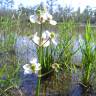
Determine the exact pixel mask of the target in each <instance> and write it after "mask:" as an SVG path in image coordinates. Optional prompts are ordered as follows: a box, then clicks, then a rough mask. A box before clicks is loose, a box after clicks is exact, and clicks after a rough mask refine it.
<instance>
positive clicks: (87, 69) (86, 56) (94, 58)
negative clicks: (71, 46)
mask: <svg viewBox="0 0 96 96" xmlns="http://www.w3.org/2000/svg"><path fill="white" fill-rule="evenodd" d="M93 40H94V38H93V36H92V34H91V27H90V23H89V22H88V23H87V25H86V33H85V35H84V42H83V44H82V45H81V52H82V64H83V77H82V82H83V83H84V84H85V85H87V84H89V83H90V81H91V76H92V75H93V74H92V70H93V69H94V67H93V66H94V64H95V62H96V50H95V49H94V48H93V47H94V46H93V45H92V43H94V42H93ZM80 43H81V42H80Z"/></svg>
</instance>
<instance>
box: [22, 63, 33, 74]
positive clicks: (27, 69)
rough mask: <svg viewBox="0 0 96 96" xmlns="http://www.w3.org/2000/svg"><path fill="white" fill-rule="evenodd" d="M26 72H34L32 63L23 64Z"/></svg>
mask: <svg viewBox="0 0 96 96" xmlns="http://www.w3.org/2000/svg"><path fill="white" fill-rule="evenodd" d="M23 69H24V74H32V69H31V65H30V64H25V65H24V66H23Z"/></svg>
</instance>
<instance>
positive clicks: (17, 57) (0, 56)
mask: <svg viewBox="0 0 96 96" xmlns="http://www.w3.org/2000/svg"><path fill="white" fill-rule="evenodd" d="M73 45H74V46H73V50H72V51H75V50H77V49H78V47H79V41H78V39H76V40H74V44H73ZM14 53H15V54H14ZM13 54H14V55H12V52H11V51H10V52H2V51H0V66H2V64H5V63H6V62H7V63H9V64H10V63H13V62H14V64H15V63H16V62H17V61H18V62H19V63H20V66H21V69H20V80H21V84H20V86H19V87H20V89H21V90H22V92H24V93H25V95H24V96H34V94H35V91H36V86H37V80H38V78H37V76H36V75H35V74H31V75H24V70H23V68H22V66H23V65H24V64H26V63H29V61H30V60H31V59H32V58H33V57H37V54H36V46H35V44H34V43H33V42H32V41H31V40H29V39H28V38H27V37H26V36H25V37H24V36H19V37H18V38H17V39H16V43H15V45H14V52H13ZM12 59H13V60H12ZM11 60H12V61H11ZM81 60H82V53H81V51H80V50H79V51H78V52H77V53H76V54H75V55H74V56H73V57H72V62H74V64H78V65H79V64H81ZM77 73H79V74H77ZM80 75H81V73H80V70H78V71H77V72H76V73H72V76H71V75H69V74H68V75H65V74H64V72H61V73H58V74H57V75H52V76H50V78H46V79H44V80H43V81H41V88H40V96H96V94H95V93H94V92H92V93H90V92H89V94H88V95H84V94H83V93H84V88H83V86H82V85H80V84H77V81H79V78H78V77H80ZM87 93H88V92H87ZM90 94H91V95H90Z"/></svg>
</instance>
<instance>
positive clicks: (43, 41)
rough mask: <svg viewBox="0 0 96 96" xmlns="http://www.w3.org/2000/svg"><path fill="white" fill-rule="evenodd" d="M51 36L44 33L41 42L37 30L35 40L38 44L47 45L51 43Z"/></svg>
mask: <svg viewBox="0 0 96 96" xmlns="http://www.w3.org/2000/svg"><path fill="white" fill-rule="evenodd" d="M48 39H49V38H46V37H44V34H43V35H42V37H41V42H40V37H38V36H37V32H36V33H35V34H34V36H33V39H32V40H33V42H34V43H35V44H37V45H38V46H43V47H47V46H49V45H50V42H49V41H48Z"/></svg>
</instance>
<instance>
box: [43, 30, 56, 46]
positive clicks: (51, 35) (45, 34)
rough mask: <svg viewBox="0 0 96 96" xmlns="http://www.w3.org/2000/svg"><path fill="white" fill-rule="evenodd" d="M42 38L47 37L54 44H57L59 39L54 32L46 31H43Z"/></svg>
mask: <svg viewBox="0 0 96 96" xmlns="http://www.w3.org/2000/svg"><path fill="white" fill-rule="evenodd" d="M42 38H47V42H48V41H50V40H51V42H52V43H53V44H54V45H57V41H56V40H57V39H56V36H55V33H54V32H49V31H45V32H43V33H42Z"/></svg>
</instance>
